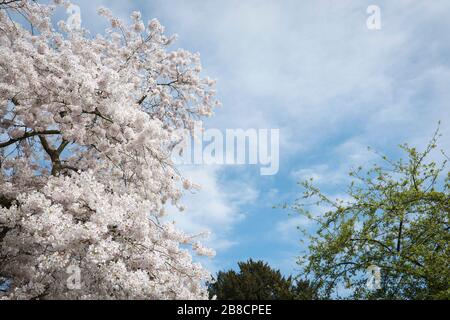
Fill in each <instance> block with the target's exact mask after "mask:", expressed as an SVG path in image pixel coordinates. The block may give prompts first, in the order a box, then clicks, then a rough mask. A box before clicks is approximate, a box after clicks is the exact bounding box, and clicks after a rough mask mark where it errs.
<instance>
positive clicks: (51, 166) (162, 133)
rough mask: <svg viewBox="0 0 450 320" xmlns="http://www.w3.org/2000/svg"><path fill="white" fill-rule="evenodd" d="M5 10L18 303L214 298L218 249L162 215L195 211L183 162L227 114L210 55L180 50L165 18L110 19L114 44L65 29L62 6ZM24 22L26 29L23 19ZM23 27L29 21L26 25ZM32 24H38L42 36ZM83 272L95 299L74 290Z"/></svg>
mask: <svg viewBox="0 0 450 320" xmlns="http://www.w3.org/2000/svg"><path fill="white" fill-rule="evenodd" d="M60 6H63V7H64V6H65V7H68V6H70V3H69V2H68V1H64V0H58V1H55V4H52V5H43V4H39V3H36V2H35V1H29V0H19V1H13V2H11V3H9V4H8V5H5V6H3V7H0V30H2V32H1V33H0V69H1V72H0V259H1V261H2V263H1V264H0V276H3V277H8V278H10V279H12V280H13V285H12V288H11V290H10V292H9V293H8V296H7V297H8V298H19V299H27V298H85V299H90V298H130V299H133V298H143V299H144V298H151V299H178V298H182V299H194V298H205V297H206V296H207V295H206V291H205V289H204V288H203V287H202V283H203V282H204V281H205V280H208V279H209V274H208V273H207V272H206V271H205V270H204V269H203V268H202V267H201V266H200V265H199V264H196V263H194V262H193V261H192V257H191V256H190V254H189V251H188V248H189V246H190V248H191V249H192V250H193V251H195V252H197V253H198V254H204V255H213V252H212V251H211V250H209V249H207V248H203V247H202V245H201V244H200V243H199V242H197V241H195V240H194V239H193V238H192V237H189V236H188V235H185V234H184V233H183V232H181V231H180V230H177V228H175V227H174V226H173V225H172V224H170V223H163V222H160V221H159V220H158V218H159V217H160V216H161V215H163V214H164V212H165V210H164V208H165V206H166V205H168V204H171V205H173V206H176V207H179V208H180V209H182V208H183V207H182V205H181V204H180V200H181V197H182V189H183V188H182V187H183V186H184V188H187V189H189V188H190V187H191V186H192V185H193V184H192V183H191V182H189V181H187V180H185V179H184V178H183V177H182V176H181V175H180V174H179V173H178V171H177V170H176V167H175V166H174V164H173V163H172V161H171V154H172V151H173V150H174V149H175V148H176V147H177V146H178V145H179V144H180V143H181V142H182V141H181V140H182V138H183V136H184V134H183V133H184V132H185V131H191V130H193V127H194V123H195V121H197V120H198V119H200V118H201V117H204V116H210V115H212V111H213V108H214V107H215V106H217V105H218V104H219V103H218V102H217V100H216V99H215V91H214V81H213V80H211V79H209V78H207V77H202V76H201V65H200V58H199V55H198V54H192V53H190V52H187V51H185V50H176V51H170V50H169V46H170V44H171V43H172V42H173V41H174V39H175V38H174V37H167V36H166V35H165V33H164V28H163V27H162V26H161V25H160V23H159V22H158V21H157V20H155V19H153V20H151V21H149V22H148V23H147V24H144V22H143V20H142V17H141V14H140V13H139V12H133V13H132V15H131V18H130V21H131V23H128V24H127V23H126V22H124V21H122V20H120V19H118V18H116V17H114V16H113V15H112V13H111V12H110V11H109V10H108V9H105V8H102V9H100V10H99V14H100V15H101V16H103V17H105V18H106V19H107V20H108V21H109V24H110V28H108V29H107V30H106V31H105V33H104V34H103V35H97V36H95V37H92V36H91V35H90V34H89V32H88V31H87V30H84V29H76V30H74V29H72V28H69V27H68V26H67V24H66V23H65V22H64V21H60V22H59V23H57V24H54V23H53V22H52V18H53V17H54V12H55V10H57V8H58V7H60ZM19 15H20V17H21V18H20V19H19V18H17V19H15V17H18V16H19ZM23 19H26V20H27V23H23V22H22V23H21V22H20V21H22V20H23ZM29 25H31V26H32V27H31V28H30V27H29ZM71 265H76V266H79V268H80V270H81V271H82V288H81V289H80V290H70V289H68V288H67V285H66V281H65V279H66V278H67V273H66V268H67V267H68V266H71Z"/></svg>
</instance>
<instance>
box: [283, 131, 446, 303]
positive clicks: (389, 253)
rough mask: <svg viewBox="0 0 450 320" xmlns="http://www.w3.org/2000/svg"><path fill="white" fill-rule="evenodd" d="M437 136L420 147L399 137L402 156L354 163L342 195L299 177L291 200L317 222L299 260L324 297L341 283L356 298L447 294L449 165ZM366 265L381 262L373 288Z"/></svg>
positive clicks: (329, 295)
mask: <svg viewBox="0 0 450 320" xmlns="http://www.w3.org/2000/svg"><path fill="white" fill-rule="evenodd" d="M437 140H438V133H437V132H436V134H435V136H434V137H433V139H432V140H431V142H430V143H429V144H428V146H427V147H426V148H425V150H423V151H419V150H417V149H416V148H413V147H410V146H408V145H406V144H405V145H402V146H401V149H402V150H403V151H404V152H405V153H406V155H407V160H401V159H400V160H398V161H392V160H390V159H389V158H388V157H386V156H383V157H382V159H383V163H382V164H381V165H375V166H374V167H372V168H369V169H368V170H364V169H363V168H362V167H360V168H358V169H356V170H353V171H352V172H350V176H351V178H352V180H353V181H352V182H351V184H350V185H349V188H348V199H346V200H342V199H337V200H334V199H332V198H330V197H329V196H327V195H326V194H324V193H323V192H322V191H321V190H320V189H319V188H317V187H315V186H314V185H313V182H312V181H311V180H310V181H305V182H303V186H304V188H305V192H304V195H303V197H302V198H300V199H298V200H297V201H296V202H295V203H294V204H293V205H292V207H291V208H292V209H294V210H296V211H298V212H299V213H300V214H304V215H306V216H308V217H309V218H310V219H312V220H313V221H314V222H315V223H316V225H317V230H314V232H313V233H312V234H311V235H310V238H309V250H308V252H307V254H305V255H304V256H302V257H300V261H299V263H300V264H301V266H302V267H303V268H304V271H305V272H306V273H307V274H308V276H309V277H310V278H311V279H313V282H314V283H316V284H317V285H318V286H319V288H320V290H319V292H320V295H321V296H322V297H332V296H333V295H335V294H336V292H337V289H339V288H341V289H342V288H347V289H348V290H349V291H348V292H349V296H348V297H353V298H362V299H375V298H382V299H448V298H450V233H449V228H450V226H449V218H450V194H449V191H450V173H449V171H448V169H447V160H448V157H447V156H446V155H445V153H444V152H443V151H442V152H441V153H439V152H438V150H437ZM439 158H440V159H441V160H440V161H437V160H436V159H439ZM305 199H309V200H308V201H311V199H312V200H313V204H312V208H311V203H307V202H306V200H305ZM318 207H322V208H323V207H325V208H328V210H326V212H325V213H323V214H320V213H317V212H318V211H319V210H318ZM370 266H375V267H376V268H379V269H378V270H379V272H380V274H379V275H380V278H379V280H380V282H379V286H378V288H373V287H371V286H370V285H369V286H368V281H372V280H373V278H372V276H373V275H372V274H371V272H369V271H370V268H372V267H370ZM368 268H369V270H368Z"/></svg>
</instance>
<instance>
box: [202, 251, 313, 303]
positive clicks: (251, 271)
mask: <svg viewBox="0 0 450 320" xmlns="http://www.w3.org/2000/svg"><path fill="white" fill-rule="evenodd" d="M238 266H239V272H236V271H234V270H229V271H220V272H219V273H218V274H217V280H216V281H215V282H212V283H210V284H209V285H208V288H209V293H210V296H211V297H213V296H217V299H219V300H294V299H313V298H314V297H315V294H314V290H313V288H312V287H310V285H309V282H307V281H303V280H298V281H295V280H293V279H292V277H288V278H285V277H284V276H282V275H281V273H280V271H279V270H274V269H272V268H271V267H270V266H269V265H268V264H267V263H264V262H263V261H253V260H252V259H250V260H248V261H247V262H239V263H238Z"/></svg>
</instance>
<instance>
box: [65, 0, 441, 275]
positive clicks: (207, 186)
mask: <svg viewBox="0 0 450 320" xmlns="http://www.w3.org/2000/svg"><path fill="white" fill-rule="evenodd" d="M73 3H75V4H77V5H79V6H80V8H81V18H82V25H83V27H84V28H88V29H90V30H91V31H92V32H100V31H101V30H102V29H104V27H106V25H105V23H104V22H103V21H102V19H101V18H98V17H97V15H96V10H97V8H98V7H100V6H107V7H109V8H111V9H112V11H113V13H114V14H115V15H117V16H119V17H122V18H124V19H127V17H128V16H129V14H130V13H131V12H132V11H134V10H139V11H141V12H142V14H143V17H144V19H145V20H149V19H152V18H157V19H159V20H160V22H161V23H162V24H163V25H164V26H165V27H166V31H167V33H168V34H173V33H176V34H178V35H179V40H178V41H177V42H176V44H175V46H174V48H175V49H176V48H178V47H180V48H183V49H187V50H190V51H194V52H200V54H201V57H202V63H203V67H204V73H205V75H208V76H211V77H212V78H215V79H217V81H218V82H217V91H218V96H219V98H220V100H221V101H222V104H223V106H222V107H221V108H220V109H218V110H216V113H215V116H214V117H213V118H211V119H208V120H207V121H205V124H204V126H205V127H206V128H219V129H221V130H225V129H226V128H244V129H247V128H255V129H265V128H269V129H270V128H279V129H280V170H279V172H278V174H277V175H275V176H261V175H260V174H259V167H255V166H191V167H189V166H184V167H183V168H181V170H182V172H183V173H184V174H185V175H186V176H187V177H189V178H190V179H191V180H193V181H194V182H195V183H197V184H200V185H201V186H202V189H201V190H200V191H197V192H195V193H194V194H188V195H186V197H185V203H186V205H187V210H186V212H184V213H181V214H177V215H176V217H175V218H176V220H177V223H178V224H179V225H180V226H181V227H183V228H184V229H186V230H187V231H189V232H193V233H195V232H201V231H204V230H205V229H209V230H210V231H211V232H212V235H211V237H210V239H209V240H208V243H210V244H211V245H212V246H213V247H215V249H216V250H217V256H216V258H214V259H213V260H205V261H204V263H205V264H206V265H207V266H208V267H209V268H210V269H211V271H212V272H216V271H218V270H221V269H228V268H232V267H235V266H236V263H237V262H238V261H240V260H246V259H247V258H250V257H252V258H254V259H263V260H266V261H268V262H269V263H271V264H272V265H273V266H275V267H277V268H280V269H281V270H282V271H283V272H284V273H286V274H290V273H296V272H297V267H296V264H295V259H296V256H297V255H298V254H299V253H300V251H301V246H302V245H301V244H300V242H299V241H300V239H301V234H300V233H298V232H297V230H296V226H297V225H303V226H306V227H308V222H307V220H305V219H304V218H302V217H299V216H296V215H295V214H294V215H289V212H287V211H285V210H282V209H273V206H274V205H277V204H282V203H284V202H288V203H289V202H292V201H294V200H295V199H296V197H298V195H299V194H300V192H301V189H300V188H299V186H298V185H297V181H298V180H301V179H305V178H308V177H314V178H315V180H316V181H317V184H318V185H319V186H320V187H322V188H324V190H325V191H326V192H327V193H329V194H332V195H340V194H343V192H344V191H345V185H346V183H348V178H347V175H346V172H347V171H348V170H349V169H351V168H352V167H355V166H359V165H366V164H369V163H372V162H373V161H376V157H377V156H376V155H375V154H374V153H373V152H369V151H368V150H367V146H371V147H372V148H374V149H375V150H378V151H380V152H383V153H385V154H388V155H391V156H394V157H397V156H399V155H400V154H399V152H398V148H397V145H398V144H400V143H404V142H408V143H411V144H413V145H417V146H418V147H421V146H425V144H426V142H427V140H429V138H430V137H431V136H432V134H433V132H434V130H435V129H436V127H437V123H438V121H439V120H441V121H442V125H441V133H442V134H443V137H442V138H441V140H440V143H441V147H442V148H444V149H445V150H449V149H450V148H449V147H450V139H449V137H450V125H449V121H450V105H449V101H450V90H449V84H450V32H449V30H450V19H448V15H449V14H450V2H449V1H447V0H442V1H440V0H433V1H419V0H417V1H413V0H398V1H361V0H352V1H347V0H341V1H332V0H316V1H313V0H301V1H299V0H284V1H269V0H265V1H257V0H222V1H219V0H209V1H206V0H190V1H182V0H145V1H144V0H134V1H133V0H130V1H119V0H109V1H106V0H73ZM372 4H373V5H377V6H379V7H380V9H381V29H380V30H369V29H368V28H367V26H366V20H367V18H368V14H367V13H366V9H367V7H368V6H369V5H372Z"/></svg>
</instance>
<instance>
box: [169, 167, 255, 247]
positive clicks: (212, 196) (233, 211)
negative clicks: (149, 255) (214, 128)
mask: <svg viewBox="0 0 450 320" xmlns="http://www.w3.org/2000/svg"><path fill="white" fill-rule="evenodd" d="M181 173H182V175H183V176H184V177H185V178H187V179H189V180H190V181H192V182H193V183H195V184H198V185H200V186H201V189H200V190H198V191H196V192H194V193H186V194H185V196H184V197H183V200H182V202H183V204H185V205H186V207H187V209H186V211H185V212H183V213H178V212H176V210H175V209H174V208H172V209H171V212H172V214H171V215H170V219H174V220H175V221H176V224H177V226H178V227H179V228H180V229H182V230H184V231H185V232H188V233H191V234H197V233H201V232H204V231H211V233H212V234H211V236H210V238H209V239H207V244H208V245H210V246H211V247H212V248H214V249H215V250H217V251H221V250H226V249H228V248H230V247H232V246H234V245H236V244H238V243H237V242H236V241H234V240H232V239H230V232H231V231H232V228H233V226H235V224H236V223H238V222H239V221H241V220H242V219H244V218H245V213H244V212H242V211H241V208H240V206H242V205H245V204H247V203H249V202H253V201H255V200H256V199H257V198H258V191H257V190H255V189H254V188H253V187H252V186H251V185H248V184H246V183H244V182H233V183H231V184H230V185H227V184H225V185H224V186H222V185H220V184H219V178H220V169H219V168H218V167H216V166H204V167H196V166H190V167H183V168H181Z"/></svg>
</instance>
